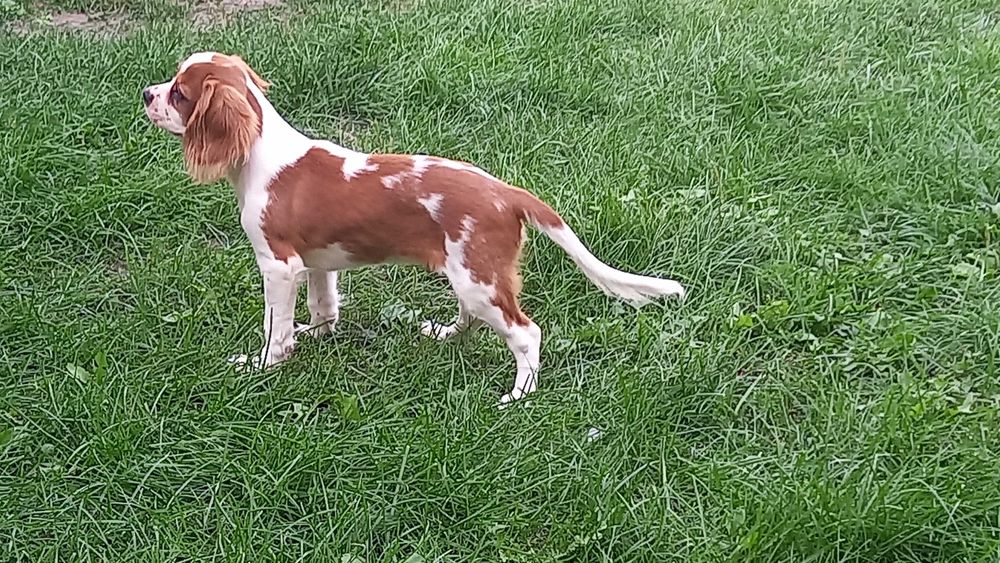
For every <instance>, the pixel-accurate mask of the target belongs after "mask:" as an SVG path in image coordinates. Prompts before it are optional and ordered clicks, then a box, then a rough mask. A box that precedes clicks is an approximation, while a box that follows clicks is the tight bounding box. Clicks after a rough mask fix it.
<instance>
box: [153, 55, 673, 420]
mask: <svg viewBox="0 0 1000 563" xmlns="http://www.w3.org/2000/svg"><path fill="white" fill-rule="evenodd" d="M266 89H267V83H266V82H264V81H263V80H262V79H261V78H260V77H259V76H258V75H257V74H256V73H255V72H254V71H253V70H252V69H250V68H249V67H248V66H247V65H246V63H244V62H243V61H242V59H240V58H239V57H235V56H227V55H222V54H218V53H197V54H194V55H191V56H190V57H189V58H188V59H187V60H186V61H184V63H182V64H181V67H180V69H179V71H178V73H177V75H176V76H175V77H174V79H173V80H171V81H169V82H166V83H163V84H158V85H155V86H151V87H149V88H147V89H146V90H144V91H143V97H144V99H145V102H146V113H147V115H148V116H149V118H150V119H151V120H152V121H153V122H154V123H155V124H156V125H157V126H159V127H161V128H163V129H166V130H168V131H170V132H171V133H173V134H175V135H178V136H181V137H183V141H184V153H185V160H186V163H187V167H188V171H189V173H190V175H191V176H192V177H193V178H194V179H195V180H196V181H199V182H202V183H208V182H212V181H215V180H218V179H221V178H222V177H228V179H229V181H230V182H231V183H232V184H233V186H234V187H235V189H236V194H237V199H238V201H239V207H240V222H241V224H242V226H243V229H244V230H245V231H246V233H247V236H248V237H249V239H250V241H251V243H252V245H253V248H254V252H255V254H256V259H257V263H258V266H259V267H260V271H261V273H262V275H263V278H264V299H265V305H266V306H265V315H264V331H265V340H266V343H265V345H264V348H263V350H262V351H261V353H260V354H259V355H258V356H256V357H254V358H252V359H251V360H250V361H252V362H254V363H255V364H257V365H260V366H270V365H274V364H277V363H279V362H281V361H282V360H284V359H285V358H287V357H288V355H289V354H290V353H291V351H292V349H293V347H294V343H295V332H296V328H295V323H294V320H293V313H294V309H295V299H296V284H297V280H299V279H301V278H302V276H303V275H305V277H306V279H307V283H308V302H309V311H310V316H311V319H310V323H309V327H306V330H308V331H309V332H310V333H311V334H314V335H319V334H323V333H325V332H328V331H329V330H330V329H331V326H332V325H333V324H334V323H335V322H336V320H337V318H338V307H339V295H338V293H337V272H338V271H340V270H345V269H350V268H356V267H361V266H367V265H373V264H380V263H386V262H399V263H411V264H418V265H421V266H423V267H426V268H428V269H429V270H431V271H434V272H438V273H441V274H444V275H445V276H446V277H447V278H448V280H449V282H450V283H451V285H452V288H453V289H454V291H455V294H456V296H457V297H458V303H459V314H458V318H457V320H456V321H455V322H453V323H452V324H450V325H445V326H437V325H435V324H434V323H432V322H430V321H427V322H425V323H424V324H423V326H422V328H421V330H422V332H424V333H425V334H427V335H428V336H435V337H437V338H441V339H445V338H449V337H452V336H454V335H456V334H458V333H460V332H462V331H464V330H467V329H469V328H472V327H475V326H477V325H479V324H481V323H483V322H485V323H486V324H488V325H489V326H490V327H492V328H493V329H494V330H495V331H496V332H497V333H498V334H499V335H500V336H502V337H503V338H504V340H505V341H506V343H507V345H508V347H509V348H510V350H511V352H512V353H513V354H514V356H515V360H516V363H517V375H516V377H515V383H514V388H513V389H512V390H511V391H510V392H509V393H507V394H505V395H504V396H503V397H502V398H501V403H507V402H509V401H511V400H515V399H518V398H520V397H522V396H523V395H524V394H526V393H529V392H531V391H534V390H535V387H536V377H537V370H538V366H539V352H540V348H541V330H540V329H539V328H538V326H537V325H536V324H535V323H534V322H532V321H531V319H529V318H528V317H527V316H526V315H525V314H524V312H523V311H521V309H520V306H519V305H518V294H519V292H520V289H521V284H520V276H519V273H518V268H519V255H520V250H521V245H522V243H523V240H524V233H523V226H524V225H525V224H528V225H532V226H534V227H536V228H537V229H539V230H541V231H542V232H543V233H545V234H546V235H547V236H548V237H549V238H551V239H552V240H553V241H554V242H555V243H556V244H558V245H559V246H560V247H562V248H563V249H564V250H565V251H566V252H567V253H568V254H569V255H570V257H571V258H572V259H573V261H574V262H575V263H576V264H577V265H578V266H579V267H580V269H581V270H582V271H583V272H584V274H586V276H587V277H588V278H589V279H590V280H591V281H592V282H594V283H595V284H596V285H597V286H598V287H599V288H601V289H602V290H603V291H604V292H605V293H607V294H609V295H613V296H617V297H621V298H623V299H627V300H630V301H633V302H635V303H637V304H643V303H645V302H647V301H649V300H650V299H652V298H656V297H660V296H667V295H673V296H677V297H683V295H684V289H683V288H682V287H681V285H680V284H679V283H677V282H675V281H673V280H663V279H657V278H650V277H644V276H637V275H633V274H628V273H625V272H622V271H619V270H616V269H614V268H612V267H610V266H608V265H606V264H604V263H602V262H601V261H600V260H598V259H597V258H595V257H594V256H593V255H592V254H591V253H590V252H589V251H588V250H587V248H586V247H585V246H584V245H583V244H582V243H581V242H580V240H579V239H578V238H577V237H576V235H575V234H574V233H573V231H572V230H571V229H570V228H569V227H568V226H567V225H566V224H565V223H564V222H563V220H562V218H560V217H559V215H558V214H557V213H556V212H555V211H553V210H552V208H551V207H549V206H548V205H547V204H545V203H544V202H542V201H541V200H539V199H538V198H536V197H535V196H533V195H532V194H530V193H528V192H527V191H525V190H522V189H519V188H515V187H512V186H509V185H508V184H506V183H504V182H502V181H501V180H499V179H497V178H494V177H493V176H491V175H489V174H487V173H486V172H484V171H482V170H480V169H479V168H477V167H475V166H472V165H469V164H466V163H462V162H457V161H454V160H448V159H444V158H438V157H431V156H422V155H391V154H387V155H369V154H364V153H359V152H356V151H352V150H349V149H346V148H343V147H340V146H338V145H335V144H333V143H331V142H329V141H322V140H315V139H310V138H308V137H307V136H305V135H303V134H302V133H300V132H298V131H297V130H296V129H294V128H293V127H292V126H291V125H289V124H288V123H286V122H285V120H284V119H282V118H281V116H280V115H279V114H278V113H277V112H276V111H275V109H274V107H273V106H272V105H271V104H270V103H269V102H268V101H267V99H266V97H265V95H264V94H265V92H266ZM241 361H246V358H242V359H241Z"/></svg>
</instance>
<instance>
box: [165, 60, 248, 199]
mask: <svg viewBox="0 0 1000 563" xmlns="http://www.w3.org/2000/svg"><path fill="white" fill-rule="evenodd" d="M243 90H245V88H242V89H240V90H237V89H236V88H234V87H233V86H231V85H229V84H226V83H223V82H220V81H218V80H217V79H215V78H208V79H206V80H205V82H204V84H203V85H202V91H201V97H200V98H199V99H198V103H197V104H196V105H195V108H194V111H193V112H192V113H191V117H190V118H189V119H188V122H187V126H186V127H185V129H184V161H185V163H186V164H187V171H188V174H189V175H190V176H191V178H192V179H193V180H194V181H195V182H197V183H199V184H209V183H212V182H215V181H217V180H220V179H222V178H223V177H224V176H225V175H226V174H227V173H228V172H229V171H230V170H231V169H232V168H233V167H234V166H239V165H241V164H243V163H244V162H246V159H247V157H248V156H249V155H250V149H251V148H252V147H253V143H254V140H256V138H257V136H258V135H260V119H259V118H258V117H257V113H256V112H255V111H254V110H253V108H252V107H251V106H250V102H249V101H247V97H246V95H245V94H244V93H243Z"/></svg>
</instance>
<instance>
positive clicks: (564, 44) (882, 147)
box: [0, 0, 1000, 563]
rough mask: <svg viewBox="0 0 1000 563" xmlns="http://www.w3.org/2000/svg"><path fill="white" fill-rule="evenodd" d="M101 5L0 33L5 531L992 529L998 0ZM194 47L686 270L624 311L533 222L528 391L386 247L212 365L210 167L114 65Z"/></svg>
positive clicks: (535, 537) (624, 249) (199, 553)
mask: <svg viewBox="0 0 1000 563" xmlns="http://www.w3.org/2000/svg"><path fill="white" fill-rule="evenodd" d="M49 4H52V3H49ZM128 4H131V3H123V2H80V1H75V0H74V1H72V2H66V3H64V5H65V6H68V7H69V8H72V9H101V8H108V7H110V8H116V7H118V8H120V7H121V6H124V5H128ZM0 8H2V10H3V11H2V12H0V14H2V15H3V17H2V18H0V19H13V18H15V17H22V16H21V15H19V14H21V13H29V15H28V16H26V17H31V15H30V12H33V11H35V10H38V9H40V8H38V7H37V6H33V5H28V4H27V3H25V2H12V1H8V2H0ZM21 8H26V9H23V10H22V9H21ZM131 10H132V14H131V15H132V17H133V18H134V20H135V21H138V22H139V24H140V25H137V26H135V29H134V30H133V31H132V32H131V33H130V34H127V35H124V36H121V37H106V36H95V35H88V34H85V33H68V32H61V31H58V30H56V31H44V30H42V31H40V32H38V33H35V34H33V35H29V36H27V37H22V36H19V35H13V34H9V35H3V36H0V76H2V77H3V79H2V80H0V116H2V119H0V124H2V126H0V147H2V151H0V209H2V221H0V235H2V240H3V243H4V251H3V252H2V253H0V560H3V561H24V562H43V561H142V562H145V561H150V562H153V561H156V562H167V561H177V562H179V561H190V562H202V561H223V560H226V561H262V560H276V561H333V562H345V563H346V562H354V561H405V560H407V558H410V559H409V560H410V561H419V560H425V561H557V560H558V561H605V560H614V561H665V560H673V561H706V562H709V561H712V562H714V561H725V560H731V561H741V562H745V561H790V562H793V561H794V562H803V561H982V562H996V561H997V560H998V557H1000V417H998V408H1000V385H998V375H1000V374H998V365H997V364H998V353H1000V307H998V303H1000V285H998V267H1000V262H998V258H1000V257H998V245H997V240H996V239H997V237H998V236H1000V232H998V231H1000V205H998V201H1000V186H998V183H1000V166H998V155H1000V88H998V86H1000V78H998V76H1000V74H998V68H1000V9H998V8H997V5H996V3H995V2H992V1H985V0H833V1H831V2H820V1H816V0H787V1H781V0H742V1H737V0H707V1H700V0H679V1H676V2H659V3H657V2H651V1H650V2H646V1H642V0H616V1H614V2H588V1H585V0H552V1H542V0H539V1H533V2H523V3H516V5H515V3H509V2H501V1H498V0H483V3H482V4H474V3H472V2H460V1H458V0H411V1H404V2H393V1H388V0H387V1H385V2H362V1H343V2H337V3H332V4H329V3H320V2H318V3H308V2H298V3H297V4H296V5H295V6H294V9H292V10H289V12H290V13H291V15H290V16H287V15H281V14H278V13H276V12H259V13H248V14H245V15H244V17H241V18H237V19H236V20H234V21H232V22H231V23H230V24H229V25H227V26H225V27H221V28H215V29H210V30H206V31H195V30H193V29H192V28H191V27H190V26H188V25H187V24H185V23H184V22H183V20H182V19H181V17H182V16H183V10H180V9H179V8H178V7H177V6H174V5H171V4H170V3H169V2H152V1H147V2H141V3H136V6H135V7H133V8H131ZM164 15H167V17H168V19H166V20H163V21H154V18H156V17H159V16H164ZM5 33H6V32H5ZM202 49H218V50H225V51H230V52H237V53H240V54H241V55H243V56H244V57H245V58H246V59H247V60H248V61H249V62H250V63H251V64H252V65H254V67H255V68H256V69H257V70H258V71H260V73H261V74H262V75H263V76H264V77H265V78H268V79H270V80H272V81H273V82H274V83H275V86H274V88H273V91H272V94H271V98H272V100H273V101H274V103H275V104H276V106H277V107H278V108H279V110H280V111H281V112H282V113H283V114H284V115H285V116H286V117H287V118H288V119H289V120H290V121H291V122H292V123H293V124H295V125H297V126H298V127H300V128H302V129H304V130H306V131H308V132H310V133H313V134H316V135H320V136H327V137H330V138H333V139H336V140H342V142H343V143H344V144H346V145H348V146H351V147H352V148H359V149H363V150H367V151H408V152H429V153H435V154H440V155H444V156H450V157H455V158H462V159H466V160H470V161H474V162H476V163H478V164H480V165H482V166H484V167H485V168H486V169H487V170H489V171H491V172H492V173H494V174H497V175H499V176H502V177H504V178H505V179H507V180H509V181H511V182H513V183H516V184H519V185H522V186H525V187H527V188H529V189H531V190H532V191H534V192H535V193H537V194H539V195H541V196H543V197H544V198H545V199H547V200H548V201H550V202H551V203H552V204H553V205H554V206H556V208H557V209H559V210H560V211H561V212H562V213H563V214H564V216H565V217H566V218H567V220H568V221H569V222H570V223H571V224H572V225H573V226H574V228H575V229H576V230H577V231H578V233H579V234H580V236H581V238H583V239H584V240H585V241H586V242H587V244H588V245H589V246H590V247H591V248H592V249H593V250H594V251H595V253H596V254H597V255H598V256H600V257H602V258H603V259H605V260H607V261H608V262H610V263H612V264H614V265H617V266H620V267H623V268H626V269H630V270H634V271H639V272H643V273H651V274H658V275H666V276H671V277H676V278H677V279H679V280H681V281H682V282H683V283H684V284H685V285H686V286H688V287H689V288H690V289H691V295H690V298H689V299H688V301H687V302H686V303H684V304H683V305H680V306H678V305H676V304H674V303H666V304H663V305H656V306H651V307H648V308H644V309H642V310H641V311H635V310H632V309H631V308H628V307H623V306H622V305H620V304H618V303H615V302H613V301H611V300H610V299H608V298H605V297H604V296H603V295H602V294H600V293H599V292H598V291H597V290H596V289H594V288H593V287H591V286H589V285H588V283H587V282H586V280H585V279H584V278H583V276H582V275H581V274H580V273H579V272H577V271H576V270H575V268H574V266H573V264H572V262H570V261H569V260H568V259H567V258H566V257H565V256H564V255H563V254H562V253H561V252H560V251H559V250H558V248H557V247H555V246H554V245H553V244H551V243H550V242H549V241H547V240H545V239H544V238H543V237H539V236H534V237H532V242H531V244H530V248H529V251H528V253H527V256H526V258H525V269H526V276H525V277H526V280H525V296H524V303H525V307H526V309H527V310H528V312H529V314H531V315H532V316H533V317H534V318H535V319H536V320H537V321H538V323H539V325H540V326H541V327H542V330H543V332H544V336H545V343H544V345H543V352H542V353H543V370H544V371H543V374H542V378H541V386H540V390H539V392H538V393H537V394H536V395H534V396H533V397H532V399H531V401H530V403H524V404H521V405H519V406H518V408H513V409H508V410H506V411H503V412H500V411H498V410H497V409H495V408H494V404H495V402H496V400H497V399H498V397H499V396H500V394H501V393H502V392H503V391H504V390H506V389H507V387H509V385H510V384H511V383H512V377H513V364H512V361H511V359H510V357H509V355H508V352H507V351H506V349H505V347H504V346H503V345H502V344H501V343H500V342H499V341H498V340H497V339H496V338H495V337H494V336H492V335H491V334H489V333H488V332H481V333H480V334H479V335H478V336H477V337H475V338H472V339H468V340H466V341H465V342H459V343H450V344H443V345H442V344H439V343H435V342H429V341H426V340H425V339H422V338H419V337H418V334H417V330H416V326H417V325H416V322H415V319H416V318H418V317H419V318H422V317H435V318H438V319H442V320H446V319H448V318H450V317H451V316H452V315H453V314H454V312H455V305H454V303H453V302H452V300H451V298H450V296H449V295H448V293H447V290H446V286H445V283H444V282H443V281H442V280H440V279H437V278H435V277H434V276H431V275H429V274H426V273H423V272H420V271H418V270H415V269H411V268H403V267H386V268H380V269H373V270H366V271H359V272H351V273H348V274H346V275H344V276H343V277H342V279H343V281H342V292H343V293H344V294H345V295H346V296H347V301H346V303H345V307H344V310H343V313H342V319H343V320H342V322H341V324H340V325H339V327H338V329H337V333H336V335H335V336H334V337H332V338H331V339H329V340H327V341H325V342H310V341H308V340H306V341H304V342H303V344H302V345H301V346H300V348H299V350H298V351H297V354H296V355H295V356H294V358H293V359H292V360H290V361H289V362H288V363H287V364H285V365H284V366H283V367H281V368H280V369H278V370H276V371H274V372H271V373H267V374H251V375H244V374H239V373H236V372H234V371H232V370H231V369H229V367H228V366H227V365H226V364H225V361H224V360H225V358H226V357H228V356H229V355H230V354H232V353H236V352H241V351H252V350H254V349H256V348H257V347H258V346H259V345H260V338H261V335H260V331H259V328H258V325H259V322H260V321H259V318H260V316H261V308H262V304H261V299H262V296H261V286H260V280H259V276H258V274H257V272H256V269H255V264H254V262H253V257H252V253H251V252H250V248H249V245H248V243H247V241H246V240H245V238H244V236H243V234H242V231H241V229H240V226H239V222H238V218H237V215H236V203H235V199H234V197H233V195H232V192H231V190H230V189H229V188H228V187H226V186H224V185H218V186H210V187H195V186H193V185H192V184H191V183H190V182H189V181H188V180H187V179H186V178H185V176H184V173H183V166H182V161H181V153H180V150H179V145H178V143H177V141H176V140H174V139H173V138H171V137H170V136H168V135H165V134H164V133H163V132H162V131H159V130H157V129H155V128H154V127H153V126H151V125H150V124H149V123H148V122H147V120H146V118H145V117H144V115H143V112H142V108H141V102H140V97H139V91H140V88H141V87H143V86H145V85H146V84H149V83H151V82H159V81H162V80H165V79H167V78H169V77H170V76H171V75H172V73H173V72H174V70H175V69H176V65H177V63H178V62H179V61H180V60H181V59H183V58H184V57H185V56H186V55H187V54H189V53H190V52H192V51H196V50H202ZM347 204H349V202H345V205H347ZM300 302H301V301H300ZM300 307H302V310H301V311H300V315H299V316H300V319H303V318H305V311H304V305H302V306H300ZM590 428H598V429H600V431H601V433H602V434H601V436H600V438H599V439H597V440H594V441H592V442H588V441H587V439H586V436H587V432H588V429H590ZM421 558H422V559H421Z"/></svg>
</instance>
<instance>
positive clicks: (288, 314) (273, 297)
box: [230, 260, 297, 368]
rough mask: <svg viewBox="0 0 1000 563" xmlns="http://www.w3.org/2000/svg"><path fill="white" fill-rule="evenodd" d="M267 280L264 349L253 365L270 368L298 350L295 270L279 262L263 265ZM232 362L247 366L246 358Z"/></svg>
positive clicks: (262, 272) (235, 357) (238, 357)
mask: <svg viewBox="0 0 1000 563" xmlns="http://www.w3.org/2000/svg"><path fill="white" fill-rule="evenodd" d="M260 272H261V274H262V276H263V278H264V346H263V348H262V349H261V351H260V353H259V354H257V355H256V356H255V357H254V358H253V359H252V362H253V364H254V366H255V367H263V368H266V367H270V366H273V365H276V364H279V363H281V362H283V361H284V360H285V359H287V358H288V356H289V355H290V354H291V353H292V350H293V349H294V348H295V318H294V316H295V296H296V288H297V285H296V274H297V272H296V271H295V269H294V268H293V267H291V266H290V265H288V264H286V263H285V262H282V261H280V260H267V261H262V262H261V263H260ZM230 361H232V362H233V363H236V364H246V363H247V362H248V359H247V357H246V356H245V355H239V356H234V357H232V358H230Z"/></svg>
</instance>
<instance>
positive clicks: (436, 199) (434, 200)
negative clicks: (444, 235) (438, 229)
mask: <svg viewBox="0 0 1000 563" xmlns="http://www.w3.org/2000/svg"><path fill="white" fill-rule="evenodd" d="M442 201H444V196H443V195H441V194H430V195H428V196H426V197H421V198H417V202H418V203H419V204H420V205H423V206H424V209H426V210H427V213H430V216H431V219H434V222H436V223H440V222H441V202H442Z"/></svg>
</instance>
